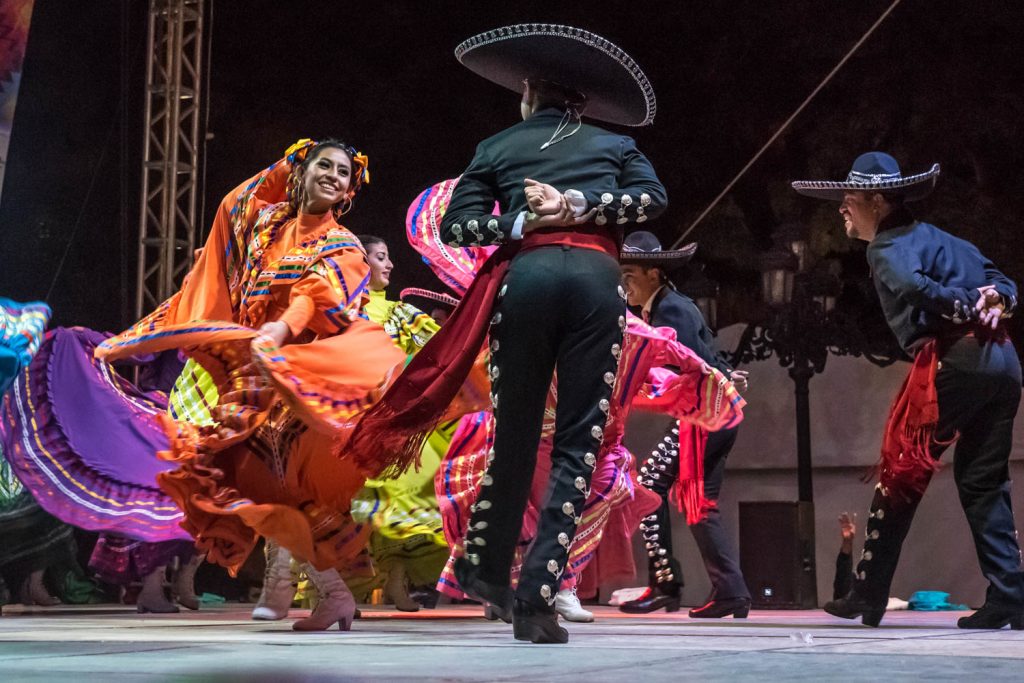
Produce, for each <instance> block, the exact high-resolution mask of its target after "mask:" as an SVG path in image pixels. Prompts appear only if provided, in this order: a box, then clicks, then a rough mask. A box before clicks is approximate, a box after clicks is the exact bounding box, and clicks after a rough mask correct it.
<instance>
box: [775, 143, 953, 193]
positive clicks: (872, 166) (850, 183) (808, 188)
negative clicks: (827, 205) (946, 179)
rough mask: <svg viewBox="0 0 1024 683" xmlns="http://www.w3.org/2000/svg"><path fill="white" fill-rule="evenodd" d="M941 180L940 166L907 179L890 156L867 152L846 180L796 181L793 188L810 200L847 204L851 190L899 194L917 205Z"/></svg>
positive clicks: (854, 164)
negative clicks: (828, 200) (844, 199)
mask: <svg viewBox="0 0 1024 683" xmlns="http://www.w3.org/2000/svg"><path fill="white" fill-rule="evenodd" d="M938 177H939V165H938V164H934V165H933V166H932V167H931V169H930V170H928V171H925V172H924V173H918V174H916V175H910V176H904V175H903V174H902V173H901V172H900V165H899V164H898V163H897V162H896V159H894V158H893V157H891V156H890V155H888V154H886V153H885V152H867V153H866V154H861V155H860V156H859V157H857V159H856V161H854V162H853V167H852V168H851V169H850V173H849V174H848V175H847V176H846V180H845V181H833V180H796V181H794V182H793V189H794V190H796V191H797V192H799V193H800V194H803V195H807V196H808V197H815V198H817V199H830V200H832V201H837V202H841V201H843V194H845V193H846V192H849V191H850V190H860V191H865V192H883V193H891V194H899V195H903V200H904V201H907V202H913V201H916V200H919V199H924V198H925V197H927V196H928V195H929V194H931V192H932V190H934V189H935V183H936V181H937V180H938Z"/></svg>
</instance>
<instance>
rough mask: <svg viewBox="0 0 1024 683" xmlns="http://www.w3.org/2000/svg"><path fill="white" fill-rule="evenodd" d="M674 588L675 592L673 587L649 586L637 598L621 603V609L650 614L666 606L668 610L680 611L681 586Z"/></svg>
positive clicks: (631, 612) (626, 611) (628, 611)
mask: <svg viewBox="0 0 1024 683" xmlns="http://www.w3.org/2000/svg"><path fill="white" fill-rule="evenodd" d="M674 588H675V591H674V592H673V591H672V590H671V589H668V590H666V589H664V588H662V587H661V586H660V585H656V586H654V587H653V588H648V589H647V590H646V591H645V592H644V594H643V595H641V596H640V597H639V598H637V599H636V600H629V601H627V602H624V603H622V604H621V605H619V610H620V611H622V612H625V613H626V614H649V613H651V612H654V611H656V610H659V609H661V608H662V607H664V608H665V611H666V612H678V611H679V587H678V586H674Z"/></svg>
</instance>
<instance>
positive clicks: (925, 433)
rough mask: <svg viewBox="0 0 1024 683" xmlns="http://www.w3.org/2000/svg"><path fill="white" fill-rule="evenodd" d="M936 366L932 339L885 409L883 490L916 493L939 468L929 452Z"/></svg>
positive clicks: (881, 463)
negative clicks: (894, 488) (890, 489)
mask: <svg viewBox="0 0 1024 683" xmlns="http://www.w3.org/2000/svg"><path fill="white" fill-rule="evenodd" d="M938 366H939V351H938V343H937V341H936V340H934V339H932V340H931V341H929V342H927V343H926V344H925V345H924V346H922V347H921V348H920V349H919V350H918V352H917V354H916V355H915V356H914V362H913V364H912V365H911V367H910V372H909V373H908V374H907V378H906V379H905V380H904V381H903V386H902V387H900V391H899V393H898V394H897V395H896V400H894V401H893V404H892V408H890V409H889V419H888V421H887V422H886V425H885V434H884V435H883V436H882V457H881V459H880V460H879V462H878V470H879V479H880V481H881V482H882V485H883V486H886V487H889V488H892V487H896V488H903V487H908V488H910V489H911V490H913V491H916V492H918V493H920V492H923V491H924V489H925V488H926V487H927V486H928V482H929V481H930V480H931V476H932V473H934V472H935V471H936V470H937V469H938V468H939V461H938V460H936V459H935V458H933V457H932V455H931V451H930V447H931V445H932V443H933V442H934V438H935V428H936V427H937V426H938V424H939V392H938V390H937V389H936V388H935V373H936V371H937V370H938ZM953 439H954V440H955V439H956V436H954V437H953Z"/></svg>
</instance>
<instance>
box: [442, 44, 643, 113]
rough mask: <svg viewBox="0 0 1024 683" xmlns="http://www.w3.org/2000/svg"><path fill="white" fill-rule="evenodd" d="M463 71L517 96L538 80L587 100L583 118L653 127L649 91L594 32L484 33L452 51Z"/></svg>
mask: <svg viewBox="0 0 1024 683" xmlns="http://www.w3.org/2000/svg"><path fill="white" fill-rule="evenodd" d="M455 58H456V59H458V60H459V61H460V62H461V63H462V64H463V65H464V66H465V67H466V68H468V69H469V70H470V71H473V72H474V73H476V74H478V75H480V76H483V77H484V78H486V79H487V80H489V81H491V82H493V83H497V84H498V85H500V86H503V87H505V88H508V89H509V90H514V91H515V92H518V93H522V91H523V80H524V79H527V78H543V79H545V80H548V81H554V82H556V83H559V84H561V85H564V86H567V87H570V88H575V89H576V90H579V91H580V92H582V93H583V94H584V95H586V96H587V107H586V110H585V111H584V112H583V115H584V116H588V117H590V118H594V119H598V120H600V121H607V122H609V123H617V124H619V125H623V126H646V125H648V124H650V123H653V122H654V113H655V110H656V108H657V103H656V101H655V98H654V88H653V87H652V86H651V82H650V81H649V80H647V76H646V75H645V74H644V72H643V70H642V69H641V68H640V67H639V66H638V65H637V63H636V62H635V61H634V60H633V58H632V57H630V56H629V55H628V54H626V53H625V52H624V51H623V50H622V48H620V47H619V46H617V45H615V44H614V43H612V42H611V41H609V40H607V39H605V38H602V37H601V36H599V35H597V34H596V33H591V32H590V31H585V30H583V29H580V28H574V27H572V26H563V25H561V24H515V25H513V26H504V27H502V28H496V29H493V30H491V31H485V32H483V33H480V34H477V35H475V36H473V37H472V38H469V39H467V40H464V41H463V42H462V43H460V44H459V45H458V47H456V48H455Z"/></svg>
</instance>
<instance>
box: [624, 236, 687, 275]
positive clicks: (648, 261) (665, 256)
mask: <svg viewBox="0 0 1024 683" xmlns="http://www.w3.org/2000/svg"><path fill="white" fill-rule="evenodd" d="M696 253H697V243H696V242H690V243H689V244H684V245H683V247H682V249H668V250H662V248H661V241H660V240H659V239H658V237H657V236H656V235H655V234H654V233H653V232H647V231H646V230H638V231H636V232H634V233H630V234H629V235H627V236H626V239H625V240H623V242H622V249H621V250H620V251H619V263H621V264H623V265H627V264H631V263H632V264H637V265H641V266H650V267H655V268H657V267H676V266H682V265H684V264H685V263H686V262H687V261H689V260H690V259H691V258H693V255H694V254H696Z"/></svg>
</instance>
